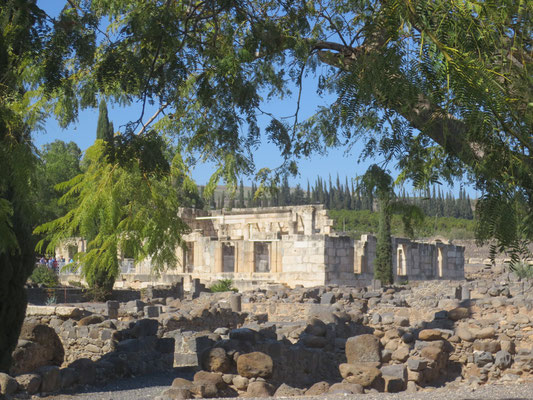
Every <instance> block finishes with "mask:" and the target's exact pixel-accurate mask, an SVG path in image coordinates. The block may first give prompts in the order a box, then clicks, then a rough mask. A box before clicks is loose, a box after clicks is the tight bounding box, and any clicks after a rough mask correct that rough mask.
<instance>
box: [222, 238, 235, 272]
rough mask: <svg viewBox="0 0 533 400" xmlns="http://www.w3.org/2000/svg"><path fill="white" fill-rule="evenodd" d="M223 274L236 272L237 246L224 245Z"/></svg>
mask: <svg viewBox="0 0 533 400" xmlns="http://www.w3.org/2000/svg"><path fill="white" fill-rule="evenodd" d="M222 272H235V246H234V245H232V244H231V243H223V244H222Z"/></svg>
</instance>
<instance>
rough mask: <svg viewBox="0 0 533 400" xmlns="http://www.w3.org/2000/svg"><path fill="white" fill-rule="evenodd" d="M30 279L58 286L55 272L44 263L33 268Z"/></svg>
mask: <svg viewBox="0 0 533 400" xmlns="http://www.w3.org/2000/svg"><path fill="white" fill-rule="evenodd" d="M30 280H31V281H32V282H33V283H37V284H42V285H44V286H46V287H54V286H59V279H57V275H56V274H55V272H54V271H52V270H51V269H50V268H48V267H46V266H44V265H40V266H38V267H36V268H35V269H34V270H33V272H32V274H31V276H30Z"/></svg>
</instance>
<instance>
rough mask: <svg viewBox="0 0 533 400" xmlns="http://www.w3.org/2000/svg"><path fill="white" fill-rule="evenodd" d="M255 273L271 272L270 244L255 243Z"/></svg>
mask: <svg viewBox="0 0 533 400" xmlns="http://www.w3.org/2000/svg"><path fill="white" fill-rule="evenodd" d="M254 264H255V265H254V271H255V272H270V243H268V242H254Z"/></svg>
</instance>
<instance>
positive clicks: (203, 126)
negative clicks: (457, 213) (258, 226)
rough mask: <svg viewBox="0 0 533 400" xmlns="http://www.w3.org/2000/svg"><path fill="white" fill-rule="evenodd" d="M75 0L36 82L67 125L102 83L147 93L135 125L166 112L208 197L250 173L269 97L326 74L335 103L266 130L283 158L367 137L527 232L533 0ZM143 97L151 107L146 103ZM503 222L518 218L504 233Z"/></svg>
mask: <svg viewBox="0 0 533 400" xmlns="http://www.w3.org/2000/svg"><path fill="white" fill-rule="evenodd" d="M65 4H66V6H65V9H64V10H63V12H62V13H61V15H60V16H59V17H58V18H57V19H51V20H50V21H51V22H49V23H48V26H51V27H53V29H52V33H51V34H50V35H48V36H46V35H45V36H44V38H45V41H44V48H45V51H44V52H43V54H42V55H40V56H39V57H38V58H39V59H40V61H41V62H42V66H43V67H41V68H40V70H41V71H42V72H43V75H42V81H41V83H43V85H42V86H40V87H39V88H38V89H37V93H34V94H36V95H37V96H39V98H41V97H43V96H44V97H47V96H54V95H56V94H57V93H58V92H62V93H65V94H67V96H64V97H63V98H61V99H58V100H56V101H55V107H54V112H56V114H57V115H58V117H59V119H60V121H62V122H64V123H67V122H69V121H70V120H72V119H73V118H75V116H76V113H77V110H78V108H79V107H82V108H83V107H94V106H95V104H96V94H97V93H102V94H104V95H105V96H108V97H109V98H110V99H112V100H113V101H116V102H119V103H128V102H131V101H140V102H141V104H142V105H143V112H142V113H141V115H140V116H139V118H138V119H137V120H134V121H132V123H131V124H130V125H129V126H128V128H127V129H126V130H131V131H132V132H137V133H142V132H144V131H145V130H146V129H147V126H148V124H149V123H153V122H154V121H156V120H157V119H158V118H160V119H159V120H158V121H157V122H156V123H155V125H154V128H155V129H157V130H158V131H159V132H161V133H165V134H170V135H174V136H176V137H179V139H180V141H181V143H182V144H183V146H184V147H183V148H184V150H185V151H186V153H187V154H189V155H190V157H191V159H199V160H207V159H208V160H210V161H214V162H215V163H216V164H217V165H218V169H217V171H216V172H215V174H214V175H213V179H212V181H211V182H210V186H209V187H208V190H207V195H209V189H210V188H211V189H212V187H213V186H214V185H215V184H216V182H217V181H218V180H219V179H220V178H223V179H225V180H226V181H227V183H228V184H229V185H230V189H231V190H233V189H234V188H235V186H236V182H237V177H238V175H239V174H242V173H250V172H252V170H253V167H254V164H253V157H252V150H254V149H256V148H257V146H258V144H259V143H260V132H259V127H258V125H257V116H258V115H259V114H261V113H262V111H261V110H262V108H261V105H262V102H263V101H264V100H268V99H272V98H275V97H280V96H285V95H287V94H288V92H289V91H290V90H291V88H293V87H294V86H293V85H294V84H295V85H296V90H297V92H299V88H300V86H301V85H302V84H303V77H304V76H305V75H306V74H314V73H316V74H317V76H318V82H319V84H318V87H317V90H318V94H320V93H324V92H330V93H332V94H333V95H334V96H335V100H334V101H333V103H332V104H331V105H330V106H329V107H324V108H319V109H317V110H316V113H315V115H313V116H312V117H311V118H309V119H307V120H303V121H302V120H300V119H299V118H298V109H299V107H298V104H296V105H295V109H296V113H295V115H294V116H293V119H292V120H290V121H289V122H288V120H284V119H281V118H279V116H272V119H271V123H270V125H269V126H268V127H267V128H266V130H265V135H266V136H267V137H268V139H269V140H270V141H272V142H273V143H275V144H276V145H277V146H278V147H279V150H280V153H281V154H282V155H283V157H284V160H285V162H284V164H283V165H282V169H281V171H285V172H286V171H289V172H292V173H296V171H297V163H295V161H297V159H298V158H299V157H304V156H310V155H312V154H313V153H314V152H317V151H325V150H327V148H330V147H332V146H350V145H353V143H354V142H355V141H356V140H360V139H362V140H363V141H364V143H365V151H364V152H363V154H362V157H368V156H374V155H376V154H380V155H381V156H383V157H384V158H385V159H386V160H389V161H390V162H395V163H396V165H397V166H398V167H399V168H400V170H401V171H402V173H401V176H400V179H412V180H413V181H414V182H415V183H416V184H417V185H419V186H424V185H427V184H428V183H429V182H435V181H437V180H448V181H451V180H452V179H454V178H457V177H463V178H464V177H466V178H467V179H470V180H471V181H472V183H474V185H475V186H476V188H478V189H479V190H480V191H481V192H482V194H483V195H482V198H481V201H480V203H479V204H480V210H482V211H483V213H482V215H481V221H483V223H484V224H485V225H484V226H486V227H487V229H485V231H486V232H487V233H488V235H489V236H496V238H497V239H499V240H500V242H502V243H505V244H507V245H511V244H512V242H513V241H514V240H515V239H518V238H519V237H523V236H524V235H525V236H528V237H531V235H532V232H531V230H532V229H531V226H532V225H533V224H532V222H531V220H530V218H528V219H526V220H525V221H524V220H523V219H518V218H517V217H516V216H517V214H516V212H515V211H514V210H515V208H516V207H515V206H514V205H513V204H514V203H515V200H514V199H515V197H516V196H517V195H518V194H519V195H520V196H522V197H523V198H524V199H525V204H526V205H527V207H531V201H532V200H531V194H532V188H533V172H532V171H533V165H532V163H533V161H532V160H533V157H531V154H530V152H531V148H532V146H533V143H532V141H533V139H532V136H531V126H532V125H533V116H532V115H533V111H532V110H533V105H532V101H531V91H530V87H531V73H530V72H529V70H530V68H531V11H532V7H533V6H531V4H529V2H515V1H511V0H500V1H495V2H483V3H479V2H473V1H465V0H460V1H459V0H450V1H448V0H438V1H431V2H429V1H426V0H417V1H407V0H391V1H371V0H360V1H332V2H322V1H311V2H279V1H269V0H253V1H247V2H243V1H226V2H209V1H208V2H201V3H196V2H189V1H180V2H174V1H156V2H145V1H140V0H137V1H121V0H115V1H102V0H99V1H97V0H93V1H86V2H77V1H69V2H66V3H65ZM104 19H109V21H110V22H109V24H108V25H107V27H106V29H105V30H104V29H103V28H102V27H103V23H102V21H103V20H104ZM97 38H98V39H99V40H97ZM67 62H68V66H69V67H68V68H66V67H65V66H66V65H67ZM317 66H327V67H328V68H321V69H317ZM51 71H52V72H53V73H52V72H51ZM291 82H292V83H291ZM298 100H299V99H298ZM146 104H154V105H156V106H157V111H156V113H155V115H152V116H146V115H144V110H145V105H146ZM259 172H260V176H261V177H263V178H264V179H267V178H269V177H272V175H269V171H266V170H261V171H259ZM270 172H272V171H270ZM274 172H276V171H274ZM274 177H275V175H274ZM495 209H498V210H499V213H498V215H500V216H501V220H500V221H498V217H497V215H496V214H495V212H494V210H495ZM485 217H486V218H485ZM503 221H514V222H515V224H514V225H516V229H514V230H509V229H508V230H506V233H505V234H504V235H499V232H500V233H501V229H499V228H498V227H500V225H501V224H502V223H503ZM512 232H515V233H513V234H511V233H512ZM484 236H487V235H486V234H485V235H484Z"/></svg>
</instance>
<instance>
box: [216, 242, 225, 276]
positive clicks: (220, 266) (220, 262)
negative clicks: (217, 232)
mask: <svg viewBox="0 0 533 400" xmlns="http://www.w3.org/2000/svg"><path fill="white" fill-rule="evenodd" d="M223 271H224V247H223V246H222V243H221V242H218V243H216V244H215V271H214V272H215V273H221V272H223Z"/></svg>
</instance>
